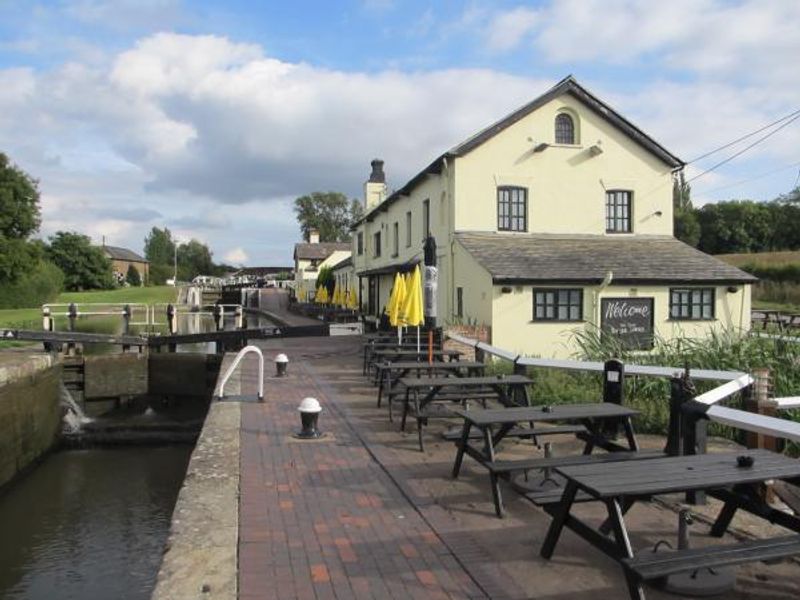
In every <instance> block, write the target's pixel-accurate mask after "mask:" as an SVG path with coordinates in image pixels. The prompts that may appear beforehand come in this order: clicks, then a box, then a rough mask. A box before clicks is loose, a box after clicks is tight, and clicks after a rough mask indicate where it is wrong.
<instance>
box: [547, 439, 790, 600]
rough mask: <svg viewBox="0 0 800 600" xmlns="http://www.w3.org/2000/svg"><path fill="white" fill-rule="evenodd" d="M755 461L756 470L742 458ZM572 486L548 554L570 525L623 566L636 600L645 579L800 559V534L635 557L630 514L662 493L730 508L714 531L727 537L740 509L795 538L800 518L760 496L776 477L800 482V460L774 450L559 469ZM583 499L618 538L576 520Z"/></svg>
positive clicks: (558, 508)
mask: <svg viewBox="0 0 800 600" xmlns="http://www.w3.org/2000/svg"><path fill="white" fill-rule="evenodd" d="M740 456H741V457H746V456H749V457H750V458H752V461H753V462H752V463H751V465H750V466H747V465H746V464H741V465H740V458H739V457H740ZM556 471H557V472H558V473H559V474H561V475H562V476H563V477H564V478H565V479H566V480H567V485H566V489H565V490H564V494H563V497H562V499H561V502H560V503H559V504H557V505H553V506H551V508H550V509H549V510H548V512H550V513H551V514H552V516H553V520H552V522H551V523H550V528H549V530H548V532H547V536H546V538H545V540H544V543H543V544H542V548H541V555H542V556H543V557H544V558H547V559H549V558H550V557H551V556H552V555H553V552H554V550H555V547H556V544H557V543H558V539H559V536H560V535H561V532H562V530H563V529H564V527H568V528H569V529H571V530H572V531H573V532H575V533H576V534H577V535H579V536H580V537H582V538H584V539H585V540H586V541H588V542H589V543H591V544H592V545H593V546H595V547H597V548H599V549H600V550H601V551H603V552H605V553H606V554H607V555H608V556H610V557H611V558H613V559H615V560H617V561H619V562H620V565H621V566H622V569H623V572H624V574H625V578H626V581H627V584H628V590H629V592H630V596H631V598H632V599H633V600H644V597H645V596H644V590H643V588H642V584H643V582H644V581H648V580H654V579H658V578H662V577H665V576H668V575H672V574H677V573H687V572H688V573H691V572H694V571H697V570H699V569H703V568H708V569H713V568H715V567H722V566H727V565H736V564H741V563H745V562H755V561H759V560H768V559H776V558H781V557H786V556H792V555H797V554H800V535H797V534H796V533H795V534H793V535H790V536H781V537H779V538H772V539H767V540H754V541H752V542H737V543H735V544H729V545H723V546H713V547H705V548H690V549H685V550H677V551H670V552H650V551H649V549H648V551H647V552H641V553H639V554H635V553H634V550H633V547H632V546H631V542H630V539H629V537H628V531H627V528H626V526H625V520H624V515H625V513H626V512H627V511H628V510H629V509H630V507H631V506H632V505H633V504H634V503H635V502H637V501H640V500H643V499H650V498H651V497H652V496H655V495H659V494H670V493H676V492H687V491H706V492H707V493H708V495H710V496H713V497H715V498H717V499H719V500H721V501H722V502H723V503H724V505H723V507H722V509H721V511H720V513H719V515H718V516H717V519H716V521H715V522H714V525H713V526H712V528H711V535H713V536H716V537H721V536H722V535H723V534H724V533H725V531H726V530H727V528H728V526H729V525H730V522H731V519H732V518H733V516H734V514H735V513H736V511H737V510H745V511H747V512H750V513H752V514H754V515H756V516H760V517H762V518H764V519H766V520H768V521H769V522H772V523H776V524H778V525H781V526H783V527H786V528H787V529H790V530H792V531H794V532H800V518H798V517H797V516H794V515H790V514H788V513H784V512H783V511H781V510H778V509H775V508H772V507H770V506H769V505H768V504H767V503H766V502H765V501H764V499H763V498H762V497H761V495H760V494H758V493H757V492H756V488H757V486H758V484H761V483H762V482H764V481H766V480H768V479H783V480H786V481H788V482H794V483H800V461H799V460H797V459H794V458H789V457H787V456H784V455H782V454H776V453H772V452H769V451H766V450H744V451H742V452H740V453H735V452H725V453H719V454H698V455H691V456H669V457H662V458H653V459H651V460H646V461H625V462H614V463H608V464H604V465H601V466H599V465H592V464H586V465H575V466H562V467H556ZM578 493H584V494H586V495H588V496H589V497H590V498H591V499H592V500H595V501H597V502H602V503H603V504H605V505H606V508H607V511H608V519H607V521H606V523H607V524H608V525H609V526H610V529H611V530H612V531H613V533H614V536H613V538H611V537H608V536H606V535H603V533H602V528H601V530H596V529H594V528H593V527H592V526H591V525H589V524H587V523H586V522H585V521H583V520H581V519H580V518H579V517H577V516H575V515H574V514H572V508H573V506H574V503H575V500H576V496H577V494H578Z"/></svg>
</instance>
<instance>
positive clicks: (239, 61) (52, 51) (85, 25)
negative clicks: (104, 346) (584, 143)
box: [0, 0, 800, 264]
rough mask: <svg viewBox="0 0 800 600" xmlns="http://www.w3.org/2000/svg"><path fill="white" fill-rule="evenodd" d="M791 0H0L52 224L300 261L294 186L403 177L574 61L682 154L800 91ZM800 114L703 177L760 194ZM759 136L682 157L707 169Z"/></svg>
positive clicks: (11, 108)
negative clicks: (378, 161) (153, 235)
mask: <svg viewBox="0 0 800 600" xmlns="http://www.w3.org/2000/svg"><path fill="white" fill-rule="evenodd" d="M798 30H800V3H798V2H796V1H794V0H787V1H782V0H760V1H756V0H741V1H737V2H728V1H722V0H673V1H672V2H669V3H655V2H649V1H646V0H603V1H601V0H561V1H559V2H550V1H542V2H512V1H508V2H506V1H480V0H475V1H471V2H455V1H446V2H435V3H425V2H412V1H403V0H363V1H356V0H353V1H350V2H303V1H297V2H258V3H256V2H243V1H227V2H211V1H204V2H198V1H194V2H188V1H186V2H184V1H181V0H118V1H111V0H74V1H71V0H61V1H52V2H35V1H34V2H31V1H25V2H23V1H19V2H17V1H13V0H0V90H2V91H1V92H0V151H3V152H5V153H7V154H8V155H10V156H11V158H12V160H14V161H15V162H17V163H18V164H19V165H20V166H21V167H23V168H24V169H25V170H27V171H28V172H29V173H31V174H32V175H34V176H35V177H37V178H38V179H39V180H40V182H41V189H42V192H43V194H42V208H43V218H44V222H43V226H42V235H44V236H47V235H50V234H52V233H53V232H54V231H56V230H59V229H72V230H79V231H82V232H85V233H87V234H89V235H91V236H92V237H93V238H94V239H95V240H97V241H100V239H101V238H102V236H106V239H107V241H108V243H112V244H116V245H122V246H128V247H130V248H132V249H134V250H137V251H141V249H142V240H143V238H144V236H145V235H146V234H147V232H148V231H149V229H150V228H151V227H153V226H159V227H163V226H167V227H169V228H170V229H171V230H173V231H174V232H176V233H177V235H178V236H179V237H180V238H182V239H188V238H190V237H196V238H198V239H201V240H203V241H205V242H206V243H208V244H209V245H210V247H211V248H212V250H213V251H214V255H215V258H216V259H217V260H227V261H229V262H233V263H247V264H269V263H287V262H289V261H290V258H291V251H292V245H293V243H294V242H295V241H297V240H298V238H299V230H298V228H297V226H296V223H295V220H294V215H293V213H292V211H291V201H292V199H293V198H294V197H296V196H298V195H301V194H304V193H307V192H311V191H314V190H322V189H332V190H339V191H343V192H345V193H347V194H349V195H351V196H353V197H359V196H360V194H361V185H362V183H363V180H364V179H365V178H366V176H367V175H368V171H369V160H370V159H371V158H373V157H375V156H380V157H382V158H384V159H385V160H386V168H387V175H388V178H389V185H390V187H400V186H401V185H402V184H403V183H404V182H405V181H406V180H407V179H408V177H410V176H412V175H413V174H414V173H415V172H416V171H418V170H419V169H420V168H422V167H423V166H424V165H425V164H427V162H426V161H428V160H429V159H430V158H432V157H434V156H435V155H437V154H438V153H440V152H442V151H443V150H445V149H446V148H448V147H450V146H452V145H453V144H455V143H457V142H458V141H460V140H461V139H463V138H465V137H467V136H469V135H471V134H472V133H474V132H475V131H477V130H478V129H481V128H483V127H484V126H485V125H487V124H489V123H490V122H492V121H494V120H496V119H498V118H500V117H502V116H503V115H504V114H506V113H507V112H508V111H510V110H512V109H514V108H515V107H517V106H519V105H521V104H524V103H525V102H527V101H529V100H530V99H532V98H534V97H535V96H537V95H539V94H540V93H542V92H543V91H545V90H546V89H547V88H548V87H549V86H551V85H552V84H553V83H555V82H556V81H558V80H559V79H561V78H562V77H564V76H565V75H567V74H569V73H572V74H574V75H575V76H576V77H577V78H578V79H579V80H580V81H581V82H582V83H584V84H585V85H587V86H588V87H589V88H590V89H591V90H592V91H594V92H595V93H596V94H598V95H599V96H600V97H602V98H603V99H605V100H606V101H608V102H609V103H610V104H612V105H613V106H615V107H616V108H617V109H619V110H620V111H621V112H622V113H623V114H625V115H626V116H627V117H629V118H630V119H631V120H633V121H634V122H636V123H637V124H638V125H639V126H640V127H641V128H643V129H644V130H645V131H646V132H648V133H649V134H651V135H652V136H653V137H655V138H656V139H657V140H659V141H660V142H662V143H663V144H664V145H665V146H667V147H668V148H669V149H670V150H671V151H673V152H674V153H676V154H677V155H678V156H680V157H682V158H683V159H685V160H690V159H692V158H694V157H695V156H698V155H700V154H702V153H704V152H706V151H708V150H710V149H713V148H715V147H717V146H719V145H721V144H724V143H726V142H728V141H731V140H733V139H735V138H737V137H739V136H740V135H743V134H745V133H748V132H750V131H753V130H755V129H757V128H759V127H761V126H763V125H766V124H767V123H770V122H772V121H774V120H775V119H778V118H780V117H782V116H784V115H787V114H789V113H791V112H793V111H795V110H797V109H799V108H800V85H798V83H797V72H796V69H797V67H796V65H797V64H798V62H799V61H800V36H798V35H797V31H798ZM799 132H800V121H798V122H797V123H793V124H791V125H788V126H787V127H786V128H785V129H783V130H782V131H780V132H778V133H776V134H775V135H774V136H773V137H771V138H769V139H768V140H766V141H765V142H764V143H762V144H760V145H758V146H757V147H755V148H753V149H752V150H750V151H748V152H746V153H745V154H743V155H742V157H741V158H739V159H736V160H734V161H732V162H731V163H729V164H728V165H725V166H724V167H722V168H720V169H718V170H717V171H715V172H713V173H710V174H708V175H704V176H703V177H700V178H699V179H697V181H696V182H694V184H693V192H694V194H693V197H694V201H695V203H696V204H698V205H700V204H703V203H705V202H710V201H711V202H713V201H718V200H723V199H730V198H752V199H757V200H768V199H771V198H774V197H775V196H777V195H778V194H780V193H785V192H788V191H789V190H790V189H791V188H792V187H794V185H796V182H797V179H798V173H800V151H798V150H797V148H798V147H800V144H798V143H797V142H798V140H800V135H799ZM752 141H753V140H752V139H750V140H747V141H746V142H744V143H742V144H739V145H738V146H735V147H732V148H730V149H728V150H726V151H724V152H722V153H719V154H716V155H714V156H711V157H709V158H708V159H705V160H703V161H699V162H698V163H696V164H692V165H690V166H689V168H688V171H687V173H688V175H689V176H690V177H694V176H696V175H698V174H699V173H700V172H702V170H704V169H706V168H708V167H710V166H711V165H713V164H715V163H716V162H717V161H719V160H721V159H723V158H725V157H726V156H728V155H730V154H732V153H734V152H736V151H737V150H739V149H741V148H743V147H744V145H746V143H748V142H752Z"/></svg>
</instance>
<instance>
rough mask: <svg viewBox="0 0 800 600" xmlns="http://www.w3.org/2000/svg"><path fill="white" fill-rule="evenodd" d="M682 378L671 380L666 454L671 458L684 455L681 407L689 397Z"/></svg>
mask: <svg viewBox="0 0 800 600" xmlns="http://www.w3.org/2000/svg"><path fill="white" fill-rule="evenodd" d="M683 381H684V380H683V378H682V377H678V376H676V377H671V378H670V380H669V389H670V394H669V428H668V430H667V444H666V446H665V447H664V453H665V454H667V455H669V456H680V455H682V454H683V427H682V425H683V418H682V415H681V407H682V406H683V403H684V402H686V400H687V397H686V393H685V387H684V385H683Z"/></svg>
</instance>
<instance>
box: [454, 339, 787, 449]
mask: <svg viewBox="0 0 800 600" xmlns="http://www.w3.org/2000/svg"><path fill="white" fill-rule="evenodd" d="M446 335H447V337H448V338H450V339H451V340H453V341H455V342H458V343H460V344H464V345H466V346H471V347H473V348H475V351H476V355H477V354H479V353H480V354H482V355H490V356H494V357H497V358H499V359H502V360H508V361H510V362H512V363H513V364H514V365H521V366H523V367H542V368H551V369H566V370H573V371H587V372H594V373H602V372H603V371H604V364H603V363H602V362H597V361H580V360H568V359H547V358H531V357H527V356H522V355H520V354H515V353H513V352H509V351H508V350H505V349H503V348H497V347H495V346H491V345H489V344H487V343H485V342H481V341H479V340H476V339H472V338H468V337H464V336H461V335H458V334H455V333H447V334H446ZM476 359H478V356H476ZM625 373H626V374H629V375H640V376H645V377H671V378H673V377H678V376H680V375H681V374H686V375H687V376H688V377H689V378H690V379H696V380H706V381H723V382H724V383H722V385H719V386H717V387H716V388H714V389H712V390H710V391H708V392H705V393H703V394H699V395H697V396H695V397H694V398H692V400H693V401H694V402H696V403H698V404H699V405H704V406H705V407H707V408H705V409H704V410H705V416H706V417H707V418H708V419H710V420H712V421H716V422H718V423H720V424H723V425H729V426H732V427H737V428H739V429H742V430H745V431H749V432H753V433H760V434H764V435H770V436H773V437H777V438H783V439H787V440H792V441H795V442H800V423H798V422H796V421H792V420H789V419H782V418H779V417H772V416H766V415H760V414H755V413H751V412H747V411H744V410H739V409H735V408H727V407H722V406H718V403H719V402H721V401H722V400H725V399H726V398H729V397H731V396H733V395H734V394H736V393H738V392H741V391H743V390H745V389H747V388H749V387H750V386H752V385H753V383H754V381H755V380H754V379H753V377H752V376H751V375H749V374H747V373H744V372H741V371H715V370H709V369H684V368H679V367H670V366H654V365H635V364H626V365H625ZM773 401H774V403H775V404H776V407H777V408H778V409H779V410H789V409H794V408H800V396H793V397H787V398H775V399H774V400H773Z"/></svg>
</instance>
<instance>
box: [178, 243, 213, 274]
mask: <svg viewBox="0 0 800 600" xmlns="http://www.w3.org/2000/svg"><path fill="white" fill-rule="evenodd" d="M211 256H212V254H211V250H209V249H208V246H206V245H205V244H203V243H202V242H199V241H197V240H191V241H189V242H188V243H186V244H181V245H180V246H178V278H179V279H181V280H182V281H191V280H192V279H194V278H195V277H197V276H198V275H211V274H212V273H213V272H214V261H213V260H212V259H211Z"/></svg>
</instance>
